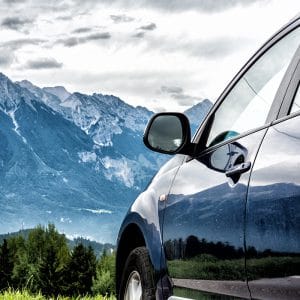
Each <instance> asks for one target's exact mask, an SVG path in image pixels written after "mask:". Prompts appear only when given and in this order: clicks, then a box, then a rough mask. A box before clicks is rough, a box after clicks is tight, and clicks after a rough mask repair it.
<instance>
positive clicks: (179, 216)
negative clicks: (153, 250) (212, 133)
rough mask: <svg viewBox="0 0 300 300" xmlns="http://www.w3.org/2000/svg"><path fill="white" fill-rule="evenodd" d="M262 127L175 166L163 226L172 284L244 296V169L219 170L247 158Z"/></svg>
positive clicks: (256, 144) (252, 156)
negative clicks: (230, 173) (232, 173)
mask: <svg viewBox="0 0 300 300" xmlns="http://www.w3.org/2000/svg"><path fill="white" fill-rule="evenodd" d="M265 132H266V129H262V130H260V131H258V132H256V133H254V134H250V135H248V136H245V137H243V138H241V139H237V140H235V141H234V142H231V143H226V144H225V145H222V146H220V147H217V148H216V149H214V150H212V151H210V152H208V153H206V154H204V155H201V156H200V157H198V158H196V159H192V160H190V161H188V162H185V163H184V164H183V165H182V166H181V167H180V169H179V170H178V172H177V175H176V178H175V180H174V183H173V185H172V188H171V191H170V195H169V196H168V201H166V207H165V216H164V226H163V245H164V249H165V253H166V259H167V264H168V270H169V276H170V277H171V278H172V279H173V282H174V285H175V287H185V288H192V289H193V290H197V289H198V290H201V291H206V292H211V293H217V294H223V295H230V296H239V297H244V298H249V297H250V294H249V290H248V287H247V283H246V270H245V253H244V217H245V204H246V196H247V186H248V181H249V175H250V172H249V171H248V172H245V173H244V174H241V175H237V176H232V177H227V176H226V174H225V172H226V171H228V170H229V169H231V168H232V167H233V166H235V165H238V164H240V163H242V162H250V163H251V164H252V163H253V162H254V159H255V155H256V152H257V150H258V147H259V145H260V143H261V141H262V139H263V137H264V134H265ZM224 162H225V163H224ZM178 278H179V279H180V280H179V279H178ZM196 280H197V281H196ZM217 281H218V282H217ZM212 283H214V284H212ZM224 285H228V289H227V290H224V288H223V286H224ZM229 286H230V288H229ZM175 294H176V293H175ZM185 296H186V297H188V296H189V292H188V291H186V292H185ZM190 298H191V297H190Z"/></svg>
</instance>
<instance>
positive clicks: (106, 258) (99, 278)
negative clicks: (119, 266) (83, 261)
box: [92, 251, 116, 295]
mask: <svg viewBox="0 0 300 300" xmlns="http://www.w3.org/2000/svg"><path fill="white" fill-rule="evenodd" d="M115 261H116V256H115V253H111V254H107V252H106V251H104V252H103V255H102V256H101V258H100V259H99V260H98V262H97V268H96V276H95V278H94V280H93V288H92V290H93V292H94V294H101V295H111V294H115Z"/></svg>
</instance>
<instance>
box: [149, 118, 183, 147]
mask: <svg viewBox="0 0 300 300" xmlns="http://www.w3.org/2000/svg"><path fill="white" fill-rule="evenodd" d="M147 138H148V143H149V145H150V146H151V147H152V148H154V149H156V150H162V151H165V152H175V151H176V150H177V149H179V148H180V147H181V146H182V143H183V130H182V124H181V121H180V119H179V117H177V116H174V115H160V116H157V117H156V118H155V119H154V120H153V122H152V124H151V127H150V128H149V131H148V136H147Z"/></svg>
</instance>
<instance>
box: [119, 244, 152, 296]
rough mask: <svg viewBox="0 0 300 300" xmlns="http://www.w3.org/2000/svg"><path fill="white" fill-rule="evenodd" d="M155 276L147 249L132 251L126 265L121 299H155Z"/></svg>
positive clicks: (141, 248) (121, 287) (140, 248)
mask: <svg viewBox="0 0 300 300" xmlns="http://www.w3.org/2000/svg"><path fill="white" fill-rule="evenodd" d="M153 274H154V272H153V267H152V264H151V262H150V258H149V253H148V251H147V248H146V247H138V248H135V249H134V250H132V251H131V252H130V254H129V256H128V258H127V260H126V263H125V268H124V271H123V276H122V281H121V286H120V298H119V299H121V300H140V299H142V300H152V299H155V287H154V279H153Z"/></svg>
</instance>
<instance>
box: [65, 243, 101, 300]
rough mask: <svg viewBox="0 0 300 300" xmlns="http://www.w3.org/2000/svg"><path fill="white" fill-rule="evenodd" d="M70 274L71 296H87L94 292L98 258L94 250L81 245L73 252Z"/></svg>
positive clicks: (69, 267) (68, 271) (69, 268)
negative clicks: (93, 286)
mask: <svg viewBox="0 0 300 300" xmlns="http://www.w3.org/2000/svg"><path fill="white" fill-rule="evenodd" d="M66 272H67V273H68V274H69V294H71V295H85V294H89V293H91V291H92V284H93V277H94V276H95V275H96V257H95V254H94V251H93V249H92V248H91V247H90V246H89V247H88V248H86V247H84V246H83V245H82V244H81V243H80V244H79V245H77V246H76V247H75V248H74V249H73V252H72V255H71V260H70V263H69V264H68V267H67V271H66Z"/></svg>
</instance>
